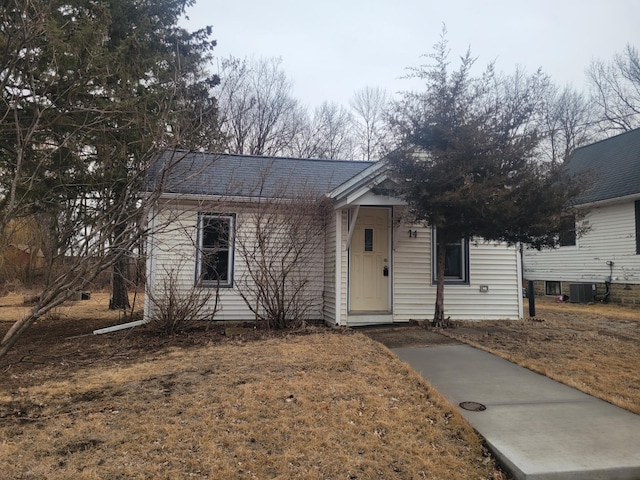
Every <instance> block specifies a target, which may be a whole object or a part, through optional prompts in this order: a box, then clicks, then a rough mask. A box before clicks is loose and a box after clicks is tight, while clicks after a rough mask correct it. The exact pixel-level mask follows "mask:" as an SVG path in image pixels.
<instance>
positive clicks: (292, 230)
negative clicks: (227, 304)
mask: <svg viewBox="0 0 640 480" xmlns="http://www.w3.org/2000/svg"><path fill="white" fill-rule="evenodd" d="M326 208H327V205H326V202H324V201H323V200H321V199H318V198H317V197H315V196H313V195H308V196H304V195H300V196H299V197H298V198H296V199H285V198H276V199H261V200H260V202H258V203H257V205H255V206H254V208H252V210H251V211H250V212H249V213H247V214H245V215H243V217H242V218H243V221H242V222H241V224H240V225H239V226H238V232H237V237H236V242H235V244H236V251H237V253H238V255H239V258H240V260H241V261H242V262H243V267H244V272H245V273H244V275H242V276H241V277H240V279H239V281H238V284H239V287H240V288H238V292H239V293H240V295H241V296H242V298H243V299H244V301H245V303H246V304H247V306H248V307H249V309H250V310H251V312H252V313H253V314H254V315H255V317H256V319H257V320H258V321H259V322H263V323H264V324H265V325H266V326H267V327H268V328H272V329H285V328H299V327H302V326H303V325H304V323H305V320H307V319H308V318H309V315H310V314H311V313H312V312H313V309H314V307H316V306H317V303H318V300H319V296H320V295H319V294H318V293H317V292H314V290H313V288H312V282H313V281H314V280H317V278H316V277H317V275H318V270H317V268H318V266H319V265H322V258H323V257H322V251H323V241H324V233H323V232H324V222H325V213H326ZM320 271H321V270H320Z"/></svg>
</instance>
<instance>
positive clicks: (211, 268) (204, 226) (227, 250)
mask: <svg viewBox="0 0 640 480" xmlns="http://www.w3.org/2000/svg"><path fill="white" fill-rule="evenodd" d="M234 224H235V216H234V215H215V214H200V215H199V216H198V250H197V254H196V284H198V285H202V286H221V287H231V286H232V285H233V228H234Z"/></svg>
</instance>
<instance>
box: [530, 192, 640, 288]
mask: <svg viewBox="0 0 640 480" xmlns="http://www.w3.org/2000/svg"><path fill="white" fill-rule="evenodd" d="M585 220H586V222H587V224H588V228H589V229H588V231H587V232H586V233H584V234H583V235H582V236H579V237H578V240H577V242H576V243H577V244H576V246H574V247H559V248H555V249H544V250H540V251H538V250H533V249H527V250H525V253H524V277H525V278H526V279H528V280H547V281H565V282H575V283H580V282H584V283H592V282H594V283H603V282H604V281H605V280H608V279H609V275H611V277H612V282H613V283H620V284H640V255H637V254H636V232H635V205H634V202H633V201H627V202H624V203H618V204H609V205H602V206H599V207H593V208H592V209H591V210H590V211H589V213H588V214H587V215H586V217H585ZM607 262H613V265H612V267H613V270H610V266H609V265H608V264H607Z"/></svg>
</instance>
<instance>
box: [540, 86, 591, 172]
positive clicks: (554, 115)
mask: <svg viewBox="0 0 640 480" xmlns="http://www.w3.org/2000/svg"><path fill="white" fill-rule="evenodd" d="M545 97H546V99H547V100H546V102H545V106H544V110H543V112H542V127H541V130H542V134H543V135H544V138H543V141H542V142H541V149H542V151H543V153H544V155H545V157H546V158H547V159H549V160H550V161H551V162H553V163H557V164H561V163H563V162H564V161H566V160H567V159H568V158H569V157H570V155H571V153H572V152H573V151H574V150H575V149H576V148H578V147H580V146H582V145H586V144H587V143H589V142H591V141H593V140H594V139H595V135H596V131H595V128H594V123H593V122H594V109H593V107H592V104H591V102H589V100H588V99H587V97H586V96H585V95H584V94H582V93H579V92H577V91H576V90H575V89H574V88H572V87H570V86H566V87H565V88H563V89H562V90H559V89H558V87H556V86H555V85H549V87H548V89H547V93H546V95H545Z"/></svg>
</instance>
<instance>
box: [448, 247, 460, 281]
mask: <svg viewBox="0 0 640 480" xmlns="http://www.w3.org/2000/svg"><path fill="white" fill-rule="evenodd" d="M462 268H463V265H462V244H461V243H451V244H449V245H447V248H446V257H445V261H444V276H445V277H449V278H463V274H462Z"/></svg>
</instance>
